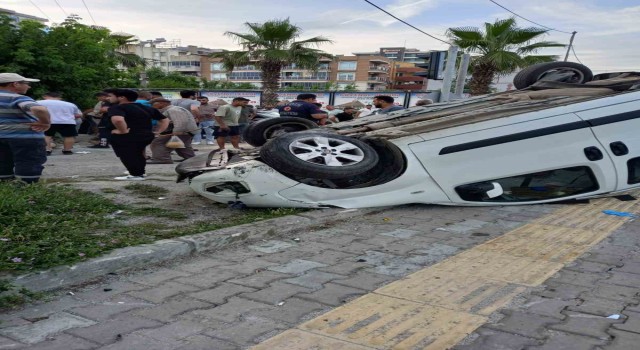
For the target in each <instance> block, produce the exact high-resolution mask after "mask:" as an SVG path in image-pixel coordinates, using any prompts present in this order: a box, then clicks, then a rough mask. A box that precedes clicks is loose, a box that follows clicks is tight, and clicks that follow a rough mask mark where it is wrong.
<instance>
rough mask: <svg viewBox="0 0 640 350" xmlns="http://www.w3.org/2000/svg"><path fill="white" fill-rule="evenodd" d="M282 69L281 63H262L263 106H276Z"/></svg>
mask: <svg viewBox="0 0 640 350" xmlns="http://www.w3.org/2000/svg"><path fill="white" fill-rule="evenodd" d="M281 69H282V64H281V63H279V62H268V61H263V62H261V63H260V70H262V104H271V105H275V104H276V101H277V100H278V88H279V87H280V70H281Z"/></svg>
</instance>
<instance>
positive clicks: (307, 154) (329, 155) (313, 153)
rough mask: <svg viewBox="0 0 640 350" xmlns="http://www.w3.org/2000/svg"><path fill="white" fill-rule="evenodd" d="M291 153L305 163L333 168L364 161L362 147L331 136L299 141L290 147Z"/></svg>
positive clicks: (307, 138)
mask: <svg viewBox="0 0 640 350" xmlns="http://www.w3.org/2000/svg"><path fill="white" fill-rule="evenodd" d="M289 151H290V152H291V153H292V154H293V155H294V156H296V157H297V158H299V159H301V160H303V161H305V162H308V163H313V164H318V165H325V166H331V167H341V166H348V165H352V164H356V163H359V162H361V161H362V160H363V159H364V152H363V151H362V150H361V149H360V147H358V146H357V145H355V144H352V143H350V142H348V141H343V140H339V139H333V138H331V137H330V136H313V137H306V138H302V139H298V140H296V141H294V142H292V143H291V144H290V145H289Z"/></svg>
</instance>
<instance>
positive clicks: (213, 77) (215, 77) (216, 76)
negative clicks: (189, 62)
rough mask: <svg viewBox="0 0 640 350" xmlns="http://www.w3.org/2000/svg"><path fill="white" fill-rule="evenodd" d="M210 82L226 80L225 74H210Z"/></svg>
mask: <svg viewBox="0 0 640 350" xmlns="http://www.w3.org/2000/svg"><path fill="white" fill-rule="evenodd" d="M211 80H227V74H226V73H212V74H211Z"/></svg>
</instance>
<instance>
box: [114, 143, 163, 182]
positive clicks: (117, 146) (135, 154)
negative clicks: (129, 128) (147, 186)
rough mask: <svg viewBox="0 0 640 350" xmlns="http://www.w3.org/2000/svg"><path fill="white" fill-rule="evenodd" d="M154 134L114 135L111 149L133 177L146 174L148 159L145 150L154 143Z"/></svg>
mask: <svg viewBox="0 0 640 350" xmlns="http://www.w3.org/2000/svg"><path fill="white" fill-rule="evenodd" d="M153 138H154V136H153V134H151V133H149V134H137V135H136V134H124V135H116V134H112V135H111V138H110V141H111V147H112V148H113V151H114V152H115V154H116V156H118V158H120V161H121V162H122V164H123V165H124V167H125V168H127V170H128V171H129V174H130V175H132V176H142V175H144V173H145V166H146V165H147V159H146V158H145V155H144V151H145V148H146V147H147V146H148V145H149V144H150V143H151V141H153Z"/></svg>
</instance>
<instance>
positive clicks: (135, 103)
mask: <svg viewBox="0 0 640 350" xmlns="http://www.w3.org/2000/svg"><path fill="white" fill-rule="evenodd" d="M38 81H39V80H38V79H32V78H25V77H23V76H20V75H18V74H16V73H0V181H1V180H14V179H18V180H21V181H23V182H26V183H34V182H37V181H38V179H39V178H40V176H41V175H42V171H43V169H44V166H43V165H44V163H45V162H46V160H47V156H49V155H52V153H53V147H52V146H53V141H54V137H55V136H56V135H60V137H62V144H63V147H62V154H63V155H72V154H73V146H74V143H75V138H76V137H77V136H78V132H79V131H80V132H81V133H87V134H94V135H95V138H94V140H95V141H97V143H96V144H95V145H92V146H90V148H112V149H113V151H114V153H115V155H116V156H117V157H118V158H119V159H120V161H121V162H122V164H123V165H124V166H125V168H126V169H127V174H126V175H125V176H118V177H115V179H116V180H127V181H141V180H144V179H145V176H146V175H145V174H146V165H147V164H172V163H173V162H174V161H173V160H172V158H171V154H172V152H174V151H175V152H176V154H177V155H178V156H179V157H181V158H182V159H183V160H184V159H188V158H191V157H194V156H195V150H194V148H193V145H199V144H201V143H202V140H203V134H204V137H205V142H206V144H207V145H216V144H217V146H218V148H220V149H224V148H225V147H227V141H229V142H230V143H231V146H232V147H233V148H235V149H240V142H241V135H242V133H243V131H244V129H245V128H246V127H247V125H248V124H249V122H250V121H251V120H252V119H253V118H254V117H255V115H256V113H257V111H256V109H255V108H254V107H252V106H251V105H249V102H250V101H249V100H248V99H246V98H243V97H236V98H234V99H233V100H232V101H231V103H230V104H220V105H216V104H214V103H211V102H209V99H208V98H207V97H206V96H197V95H198V94H197V92H196V91H193V90H184V91H181V92H180V97H181V98H180V99H177V100H169V99H166V98H164V97H163V96H162V94H161V93H160V92H157V91H134V90H130V89H105V90H104V91H101V92H98V93H96V94H95V98H96V99H97V101H96V104H95V106H94V108H92V109H90V110H88V111H86V112H85V113H82V112H81V111H80V109H79V108H78V107H77V106H76V105H74V104H73V103H70V102H67V101H64V100H63V96H62V95H61V94H60V93H58V92H47V93H45V94H44V95H43V98H42V100H38V101H36V100H33V99H32V98H30V97H28V96H26V95H25V94H26V93H27V91H28V90H29V89H30V84H31V83H36V82H38ZM316 97H317V96H316V95H314V94H311V93H305V94H300V95H298V96H297V98H296V100H295V101H292V102H289V103H284V104H280V105H278V106H277V107H276V106H271V105H270V106H266V107H265V108H264V109H263V110H261V111H260V112H262V113H265V114H270V115H271V116H274V115H273V113H276V115H275V116H281V117H297V118H304V119H308V120H311V121H313V122H314V123H317V124H318V125H325V124H327V123H339V122H345V121H349V120H354V119H356V118H362V117H366V116H370V115H373V114H387V113H390V112H393V111H396V110H400V109H403V107H401V106H398V105H396V104H395V103H394V99H393V97H391V96H386V95H379V96H376V97H375V98H374V99H373V104H372V105H370V104H368V105H366V106H365V107H364V108H362V109H360V110H356V109H355V108H354V107H352V106H346V107H344V109H342V110H341V109H338V108H336V107H335V106H332V105H327V106H324V108H323V106H322V105H321V104H319V103H317V102H316ZM429 103H432V101H430V100H423V101H419V103H418V105H425V104H429ZM373 107H375V109H374V108H373ZM276 111H277V112H276ZM214 140H215V142H214ZM148 151H150V156H148V155H147V152H148Z"/></svg>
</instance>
